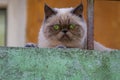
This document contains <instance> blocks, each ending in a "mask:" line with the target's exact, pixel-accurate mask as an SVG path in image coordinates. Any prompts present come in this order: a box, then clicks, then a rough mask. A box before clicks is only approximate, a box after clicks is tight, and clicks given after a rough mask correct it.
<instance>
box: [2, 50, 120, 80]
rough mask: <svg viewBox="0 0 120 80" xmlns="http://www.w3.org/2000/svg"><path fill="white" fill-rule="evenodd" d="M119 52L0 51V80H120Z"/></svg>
mask: <svg viewBox="0 0 120 80" xmlns="http://www.w3.org/2000/svg"><path fill="white" fill-rule="evenodd" d="M119 66H120V52H119V51H113V52H110V53H108V52H98V51H82V50H80V49H40V48H0V80H120V74H119V73H120V67H119Z"/></svg>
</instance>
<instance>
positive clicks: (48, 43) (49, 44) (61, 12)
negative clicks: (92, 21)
mask: <svg viewBox="0 0 120 80" xmlns="http://www.w3.org/2000/svg"><path fill="white" fill-rule="evenodd" d="M72 9H73V8H62V9H58V8H55V10H56V11H57V12H58V14H57V15H56V17H55V18H52V17H51V18H49V20H48V22H47V23H46V24H44V22H43V24H42V26H41V28H40V32H39V39H38V40H39V42H38V43H39V45H38V46H39V47H41V48H55V47H56V46H58V45H64V46H70V47H73V48H80V49H85V46H86V38H87V25H86V22H85V21H84V20H81V19H80V18H78V17H77V16H74V15H71V14H70V11H71V10H72ZM59 16H62V17H61V18H63V20H64V18H65V17H66V16H69V17H71V19H73V20H75V21H76V22H77V23H78V24H79V25H81V27H82V28H83V30H84V32H83V33H82V34H83V37H82V39H81V40H79V41H77V40H75V41H72V42H70V43H62V42H60V41H57V40H49V39H48V38H46V37H45V33H44V29H47V28H46V27H45V26H46V25H49V21H50V22H52V21H53V22H54V21H56V20H57V17H58V18H59ZM54 19H55V20H54ZM94 49H95V50H99V51H111V49H109V48H106V47H104V46H103V45H101V44H100V43H98V42H96V41H94Z"/></svg>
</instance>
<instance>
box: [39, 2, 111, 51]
mask: <svg viewBox="0 0 120 80" xmlns="http://www.w3.org/2000/svg"><path fill="white" fill-rule="evenodd" d="M44 11H45V18H44V21H43V23H42V26H41V28H40V33H39V45H38V46H39V47H42V48H54V47H56V46H59V45H63V46H66V47H67V48H80V49H85V47H86V38H87V25H86V22H85V20H84V17H83V15H82V12H83V5H82V4H80V5H79V6H77V7H76V8H60V9H58V8H50V7H49V6H48V5H45V7H44ZM56 24H58V25H59V26H60V29H59V30H54V28H53V26H54V25H56ZM70 24H74V25H75V29H69V25H70ZM65 29H66V31H67V32H66V33H64V32H63V30H65ZM94 49H95V50H100V51H104V50H107V51H110V50H111V49H109V48H106V47H104V46H103V45H101V44H99V43H98V42H95V41H94Z"/></svg>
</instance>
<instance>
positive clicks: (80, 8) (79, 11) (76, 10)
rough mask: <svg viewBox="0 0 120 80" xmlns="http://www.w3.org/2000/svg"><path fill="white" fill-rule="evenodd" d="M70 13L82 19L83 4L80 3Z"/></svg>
mask: <svg viewBox="0 0 120 80" xmlns="http://www.w3.org/2000/svg"><path fill="white" fill-rule="evenodd" d="M72 13H73V14H75V15H77V16H79V17H82V13H83V4H82V3H81V4H80V5H78V6H77V7H76V8H74V9H73V10H72Z"/></svg>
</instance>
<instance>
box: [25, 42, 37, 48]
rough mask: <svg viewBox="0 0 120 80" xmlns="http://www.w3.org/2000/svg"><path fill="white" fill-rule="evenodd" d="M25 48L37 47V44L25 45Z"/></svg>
mask: <svg viewBox="0 0 120 80" xmlns="http://www.w3.org/2000/svg"><path fill="white" fill-rule="evenodd" d="M25 47H38V46H37V44H34V43H27V44H26V45H25Z"/></svg>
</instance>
